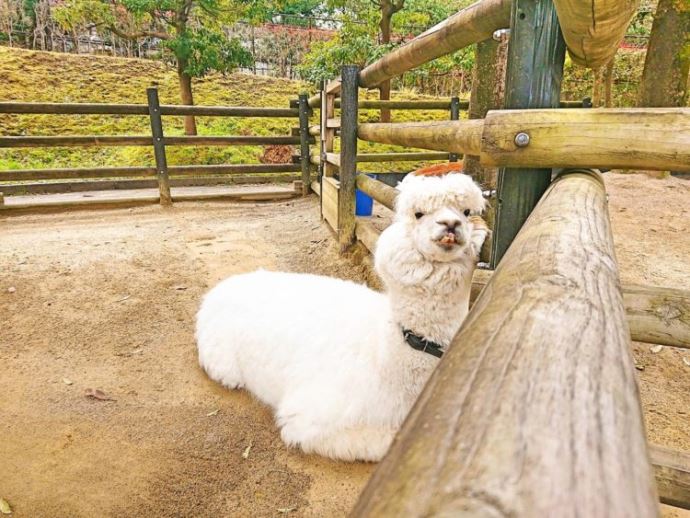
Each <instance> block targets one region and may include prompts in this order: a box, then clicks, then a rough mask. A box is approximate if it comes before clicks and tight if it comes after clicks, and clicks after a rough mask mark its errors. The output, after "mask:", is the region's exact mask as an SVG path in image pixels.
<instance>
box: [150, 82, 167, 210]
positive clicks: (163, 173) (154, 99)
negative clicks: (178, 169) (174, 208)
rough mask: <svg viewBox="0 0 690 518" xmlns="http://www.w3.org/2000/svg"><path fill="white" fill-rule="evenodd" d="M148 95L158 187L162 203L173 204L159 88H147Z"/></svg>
mask: <svg viewBox="0 0 690 518" xmlns="http://www.w3.org/2000/svg"><path fill="white" fill-rule="evenodd" d="M146 97H147V98H148V105H149V118H150V120H151V135H152V137H153V153H154V155H155V157H156V176H157V177H158V189H159V190H160V204H161V205H172V196H171V195H170V180H169V178H168V161H167V160H166V158H165V142H164V141H163V120H162V119H161V108H160V102H159V100H158V89H157V88H153V87H152V88H147V89H146Z"/></svg>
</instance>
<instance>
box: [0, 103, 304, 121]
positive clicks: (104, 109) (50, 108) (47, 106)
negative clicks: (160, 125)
mask: <svg viewBox="0 0 690 518" xmlns="http://www.w3.org/2000/svg"><path fill="white" fill-rule="evenodd" d="M0 113H16V114H20V113H26V114H29V113H30V114H60V115H66V114H70V115H148V113H149V111H148V107H147V105H145V104H89V103H24V102H0ZM161 115H207V116H216V117H218V116H220V117H299V110H297V109H288V108H265V107H255V106H183V105H175V104H163V105H161Z"/></svg>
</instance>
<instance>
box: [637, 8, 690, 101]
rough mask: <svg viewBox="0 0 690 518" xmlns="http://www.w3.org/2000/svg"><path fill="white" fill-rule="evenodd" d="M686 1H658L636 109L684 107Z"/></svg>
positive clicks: (688, 49) (689, 39) (689, 21)
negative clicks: (639, 107)
mask: <svg viewBox="0 0 690 518" xmlns="http://www.w3.org/2000/svg"><path fill="white" fill-rule="evenodd" d="M689 70H690V0H659V4H658V6H657V9H656V14H655V15H654V23H653V25H652V34H651V37H650V39H649V47H648V48H647V56H646V59H645V63H644V71H643V73H642V83H641V85H640V96H639V105H640V106H686V104H687V95H688V71H689Z"/></svg>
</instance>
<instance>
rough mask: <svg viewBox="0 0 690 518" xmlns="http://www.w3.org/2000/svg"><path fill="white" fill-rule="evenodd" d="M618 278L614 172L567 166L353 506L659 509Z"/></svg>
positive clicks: (517, 511)
mask: <svg viewBox="0 0 690 518" xmlns="http://www.w3.org/2000/svg"><path fill="white" fill-rule="evenodd" d="M564 250H567V251H574V252H573V253H563V251H564ZM578 251H580V252H581V251H586V253H578ZM618 286H619V280H618V273H617V268H616V261H615V254H614V250H613V239H612V236H611V228H610V223H609V220H608V215H607V201H606V193H605V191H604V186H603V181H602V180H601V178H599V177H598V176H596V175H594V174H592V173H589V172H570V173H567V174H564V175H562V176H561V177H559V178H558V179H557V180H556V181H555V182H554V183H553V184H552V187H551V188H550V189H549V191H548V192H547V193H546V194H545V196H544V197H543V198H542V199H541V201H540V203H539V204H538V206H537V207H536V208H535V210H534V211H533V213H532V215H531V216H530V219H529V221H528V222H527V223H526V224H525V225H524V227H523V228H522V230H521V231H520V233H519V235H518V236H517V238H516V239H515V242H514V246H512V247H511V248H510V250H509V251H508V253H507V254H506V255H505V257H504V258H503V261H502V263H501V266H500V268H499V269H497V270H496V272H495V273H494V274H493V276H492V277H491V280H490V281H489V284H488V285H487V286H486V288H485V289H484V290H483V292H482V294H481V295H480V297H479V299H478V300H477V302H476V303H475V305H474V307H473V308H472V311H471V312H470V314H469V316H468V318H467V320H466V321H465V323H464V325H463V326H462V328H461V330H460V332H459V333H458V335H457V336H456V337H455V339H454V340H453V343H452V344H451V346H450V348H449V349H448V351H447V352H446V353H445V355H444V357H443V359H442V360H441V362H440V364H439V365H438V367H437V368H436V370H435V371H434V372H433V374H432V375H431V378H430V379H429V381H428V382H427V384H426V386H425V388H424V390H423V392H422V394H421V395H420V397H419V399H418V400H417V403H416V404H415V406H414V407H413V409H412V411H411V413H410V414H409V415H408V416H407V419H406V420H405V422H404V424H403V427H402V430H401V431H400V433H399V434H398V436H397V437H396V439H395V440H394V442H393V444H392V446H391V449H390V451H389V453H388V455H387V456H386V457H385V459H384V460H383V462H382V463H381V464H379V466H378V468H377V470H376V471H375V473H374V475H373V476H372V478H371V479H370V481H369V483H368V485H367V486H366V488H365V489H364V492H363V493H362V495H361V497H360V500H359V502H358V503H357V505H356V507H355V509H354V510H353V512H352V516H355V517H364V516H375V517H385V516H559V515H561V514H563V512H564V510H566V514H568V515H572V516H606V515H608V514H611V512H612V509H614V510H615V514H616V515H618V516H636V517H653V516H658V513H659V509H658V503H657V502H658V500H657V495H656V491H655V488H654V479H653V475H652V469H651V466H650V464H649V460H648V454H647V445H646V441H645V436H644V425H643V421H642V412H641V405H640V401H639V397H638V390H637V385H636V376H635V368H634V364H633V360H632V356H631V354H630V336H629V332H628V329H627V325H626V321H625V309H624V307H623V300H622V297H621V294H620V291H619V287H618ZM554 344H558V346H557V347H554Z"/></svg>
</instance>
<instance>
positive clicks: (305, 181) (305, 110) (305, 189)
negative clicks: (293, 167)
mask: <svg viewBox="0 0 690 518" xmlns="http://www.w3.org/2000/svg"><path fill="white" fill-rule="evenodd" d="M309 115H311V108H309V96H308V95H307V94H300V96H299V138H300V164H301V165H302V194H303V195H304V196H306V195H308V194H309V193H310V192H311V174H310V173H311V164H310V162H309Z"/></svg>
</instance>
